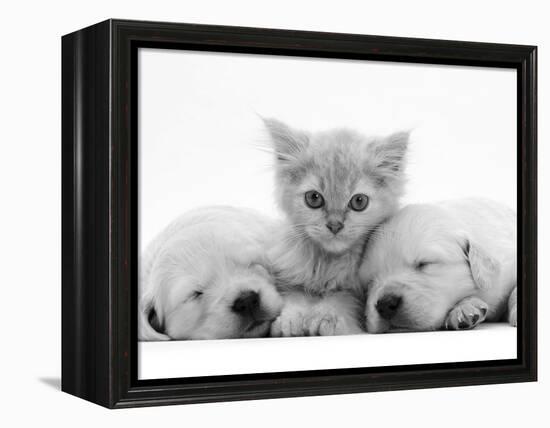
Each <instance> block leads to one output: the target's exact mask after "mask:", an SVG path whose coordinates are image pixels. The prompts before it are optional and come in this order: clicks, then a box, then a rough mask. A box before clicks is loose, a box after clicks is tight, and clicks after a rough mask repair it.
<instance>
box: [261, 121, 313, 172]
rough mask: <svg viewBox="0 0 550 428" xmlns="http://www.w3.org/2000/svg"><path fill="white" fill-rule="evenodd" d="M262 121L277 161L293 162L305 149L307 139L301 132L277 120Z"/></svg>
mask: <svg viewBox="0 0 550 428" xmlns="http://www.w3.org/2000/svg"><path fill="white" fill-rule="evenodd" d="M263 121H264V124H265V126H266V128H267V130H268V132H269V135H270V137H271V141H272V143H273V148H274V149H275V154H276V155H277V160H279V161H282V162H288V161H294V160H296V159H297V158H298V157H299V155H300V153H301V152H303V150H304V149H305V148H306V147H307V144H308V138H307V136H306V135H305V134H304V133H303V132H300V131H296V130H294V129H292V128H290V127H289V126H288V125H286V124H284V123H283V122H281V121H279V120H277V119H266V118H263Z"/></svg>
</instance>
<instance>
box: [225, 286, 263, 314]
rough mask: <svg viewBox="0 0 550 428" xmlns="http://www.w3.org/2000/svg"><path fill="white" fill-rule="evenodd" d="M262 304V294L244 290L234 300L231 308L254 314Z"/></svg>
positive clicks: (241, 312) (239, 312)
mask: <svg viewBox="0 0 550 428" xmlns="http://www.w3.org/2000/svg"><path fill="white" fill-rule="evenodd" d="M259 306H260V295H259V294H258V293H256V292H255V291H243V292H242V293H241V294H239V297H237V298H236V299H235V301H234V302H233V306H231V309H232V310H233V311H234V312H236V313H238V314H241V315H252V313H253V312H254V311H256V310H257V309H258V307H259Z"/></svg>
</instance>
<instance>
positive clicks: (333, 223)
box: [327, 220, 344, 235]
mask: <svg viewBox="0 0 550 428" xmlns="http://www.w3.org/2000/svg"><path fill="white" fill-rule="evenodd" d="M327 227H328V230H330V231H331V232H332V233H334V234H335V235H336V234H337V233H338V232H340V231H341V230H342V229H343V228H344V224H343V223H342V222H341V221H337V220H330V221H329V222H328V223H327Z"/></svg>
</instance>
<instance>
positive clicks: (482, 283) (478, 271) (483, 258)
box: [463, 239, 500, 289]
mask: <svg viewBox="0 0 550 428" xmlns="http://www.w3.org/2000/svg"><path fill="white" fill-rule="evenodd" d="M463 250H464V254H465V256H466V259H467V260H468V264H469V265H470V270H471V272H472V277H473V278H474V282H475V284H476V286H477V287H479V288H480V289H488V288H491V287H492V286H493V284H494V283H495V282H496V281H497V280H498V277H499V275H500V263H499V262H498V260H496V259H495V258H494V257H492V256H491V255H490V254H489V253H488V252H487V251H486V250H485V249H484V248H483V247H482V246H481V245H479V244H477V243H475V242H473V241H472V240H471V239H466V241H465V243H464V246H463Z"/></svg>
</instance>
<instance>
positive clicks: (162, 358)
mask: <svg viewBox="0 0 550 428" xmlns="http://www.w3.org/2000/svg"><path fill="white" fill-rule="evenodd" d="M516 348H517V341H516V329H515V328H514V327H510V326H508V325H506V324H500V323H499V324H482V325H480V326H479V328H476V329H474V330H470V331H438V332H430V333H427V332H426V333H392V334H362V335H356V336H334V337H292V338H284V339H280V338H277V339H275V338H264V339H241V340H235V339H233V340H196V341H174V342H140V343H139V345H138V349H139V355H140V368H139V370H140V373H139V377H140V378H141V379H155V378H157V379H159V378H167V377H191V376H213V375H225V374H244V373H263V372H279V371H283V372H284V371H296V370H323V369H331V368H352V367H378V366H390V365H399V364H423V363H447V362H457V361H480V360H502V359H509V358H512V359H513V358H516V356H517V352H516ZM403 349H406V350H407V352H403ZM220 355H223V359H222V358H220ZM312 356H315V357H314V358H312ZM335 361H337V364H338V365H337V366H335Z"/></svg>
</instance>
